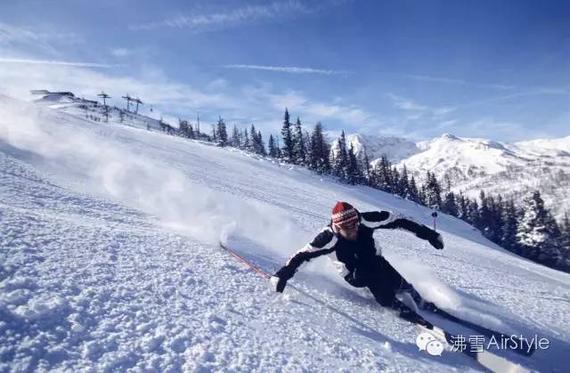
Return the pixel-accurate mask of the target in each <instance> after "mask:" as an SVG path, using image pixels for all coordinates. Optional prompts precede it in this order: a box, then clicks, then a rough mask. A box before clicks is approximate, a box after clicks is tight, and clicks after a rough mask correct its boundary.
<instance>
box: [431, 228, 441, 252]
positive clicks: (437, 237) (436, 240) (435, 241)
mask: <svg viewBox="0 0 570 373" xmlns="http://www.w3.org/2000/svg"><path fill="white" fill-rule="evenodd" d="M429 243H430V244H431V245H432V246H433V247H435V248H436V249H438V250H441V249H443V237H441V234H439V233H437V232H435V231H434V234H433V237H431V238H430V239H429Z"/></svg>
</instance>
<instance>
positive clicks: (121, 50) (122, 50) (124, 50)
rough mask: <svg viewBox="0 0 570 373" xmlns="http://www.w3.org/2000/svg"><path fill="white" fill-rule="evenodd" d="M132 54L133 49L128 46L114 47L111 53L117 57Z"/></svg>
mask: <svg viewBox="0 0 570 373" xmlns="http://www.w3.org/2000/svg"><path fill="white" fill-rule="evenodd" d="M131 54H132V51H131V50H130V49H127V48H114V49H112V50H111V55H113V56H114V57H117V58H124V57H128V56H130V55H131Z"/></svg>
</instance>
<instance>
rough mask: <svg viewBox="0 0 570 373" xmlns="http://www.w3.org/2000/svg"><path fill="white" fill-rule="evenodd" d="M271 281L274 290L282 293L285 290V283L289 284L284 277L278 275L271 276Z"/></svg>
mask: <svg viewBox="0 0 570 373" xmlns="http://www.w3.org/2000/svg"><path fill="white" fill-rule="evenodd" d="M269 282H270V283H271V287H272V288H273V290H275V291H276V292H278V293H282V292H283V290H284V289H285V285H287V280H283V279H282V278H279V277H277V276H271V278H270V279H269Z"/></svg>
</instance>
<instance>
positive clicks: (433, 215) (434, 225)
mask: <svg viewBox="0 0 570 373" xmlns="http://www.w3.org/2000/svg"><path fill="white" fill-rule="evenodd" d="M431 216H432V217H433V230H434V231H437V226H436V220H437V211H434V212H433V213H432V214H431Z"/></svg>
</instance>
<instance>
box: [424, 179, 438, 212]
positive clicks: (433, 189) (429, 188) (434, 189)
mask: <svg viewBox="0 0 570 373" xmlns="http://www.w3.org/2000/svg"><path fill="white" fill-rule="evenodd" d="M426 180H427V181H426V184H424V195H425V199H426V200H425V203H426V206H427V207H429V208H432V209H436V210H439V209H441V205H442V201H441V187H440V186H439V182H438V181H437V179H436V177H435V175H434V174H432V173H431V172H429V171H427V177H426Z"/></svg>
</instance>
